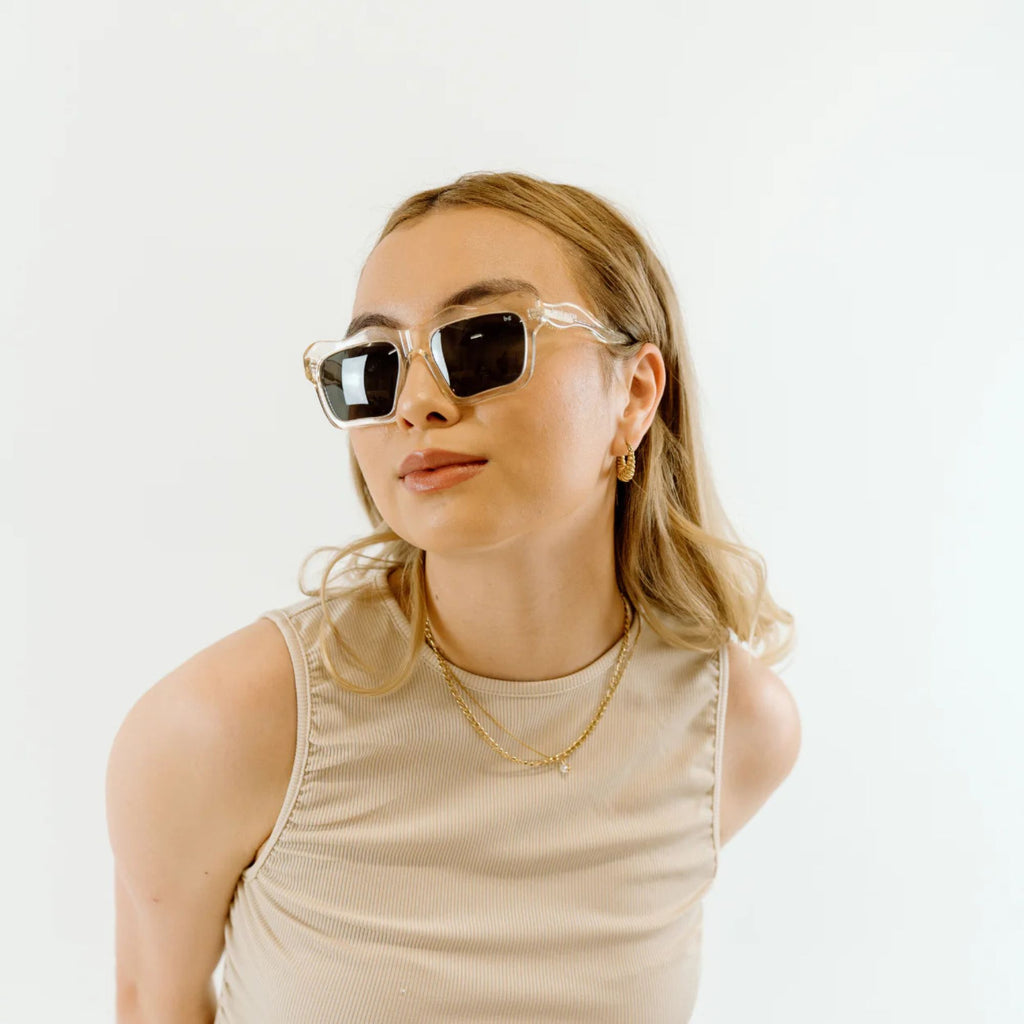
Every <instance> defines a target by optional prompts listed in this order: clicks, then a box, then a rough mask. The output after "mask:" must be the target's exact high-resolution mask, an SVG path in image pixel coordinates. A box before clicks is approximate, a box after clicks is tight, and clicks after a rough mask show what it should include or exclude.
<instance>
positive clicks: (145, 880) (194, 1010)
mask: <svg viewBox="0 0 1024 1024" xmlns="http://www.w3.org/2000/svg"><path fill="white" fill-rule="evenodd" d="M296 717H297V716H296V702H295V691H294V676H293V671H292V666H291V657H290V654H289V651H288V647H287V644H286V643H285V641H284V637H283V636H282V635H281V633H280V631H279V630H278V628H277V626H276V625H275V624H274V623H273V622H271V621H270V620H269V619H258V620H257V621H255V622H253V623H250V624H249V625H247V626H245V627H243V628H242V629H239V630H236V631H235V632H234V633H231V634H230V635H229V636H226V637H224V638H223V639H221V640H218V641H217V642H216V643H214V644H211V645H210V646H209V647H206V648H205V649H203V650H201V651H199V652H198V653H197V654H195V655H193V656H192V657H191V658H189V659H188V660H187V661H185V662H184V663H183V664H181V665H179V666H178V667H177V668H175V669H174V670H173V671H171V672H169V673H168V674H167V675H166V676H164V677H163V678H162V679H161V680H159V682H157V683H156V684H155V685H153V686H151V687H150V688H149V689H148V690H146V691H145V692H144V693H143V694H142V696H141V697H140V698H139V699H138V700H137V701H136V702H135V704H134V705H133V706H132V707H131V709H130V710H129V711H128V713H127V715H126V716H125V719H124V721H123V722H122V724H121V727H120V729H119V730H118V732H117V735H116V736H115V737H114V741H113V744H112V746H111V750H110V755H109V757H108V763H107V780H106V795H107V822H108V832H109V836H110V843H111V847H112V849H113V853H114V869H115V903H116V911H117V914H116V934H117V991H118V1019H121V1018H122V1017H124V1018H125V1019H128V1018H130V1019H133V1020H134V1019H140V1020H143V1019H144V1020H199V1019H204V1020H205V1019H212V1008H213V1003H214V996H213V992H212V989H211V975H212V972H213V971H214V970H215V968H216V966H217V962H218V959H219V957H220V955H221V951H222V950H223V945H224V922H225V920H226V919H227V916H228V912H229V907H230V904H231V900H232V897H233V893H234V891H235V888H236V885H237V882H238V879H239V877H240V876H241V874H242V872H243V871H244V870H245V868H246V867H247V866H248V865H249V864H250V863H251V862H252V859H253V857H254V854H255V852H256V850H257V849H258V848H259V847H260V846H261V845H262V843H263V841H264V840H265V839H266V837H267V836H268V835H269V834H270V831H271V830H272V828H273V825H274V822H275V821H276V817H277V814H278V812H279V810H280V807H281V805H282V803H283V800H284V796H285V794H286V792H287V786H288V781H289V778H290V775H291V767H292V762H293V759H294V750H295V723H296Z"/></svg>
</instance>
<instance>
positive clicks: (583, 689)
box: [215, 569, 728, 1024]
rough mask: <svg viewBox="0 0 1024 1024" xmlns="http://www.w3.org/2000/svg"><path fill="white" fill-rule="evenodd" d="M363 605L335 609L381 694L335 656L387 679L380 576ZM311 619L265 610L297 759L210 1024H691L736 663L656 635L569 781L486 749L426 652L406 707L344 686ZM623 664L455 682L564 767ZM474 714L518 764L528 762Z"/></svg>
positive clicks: (339, 601)
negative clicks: (529, 677)
mask: <svg viewBox="0 0 1024 1024" xmlns="http://www.w3.org/2000/svg"><path fill="white" fill-rule="evenodd" d="M371 589H372V590H374V591H375V592H376V594H377V595H378V596H379V598H380V600H379V601H376V602H367V601H366V600H363V599H359V598H358V597H356V596H353V595H340V596H336V597H334V598H333V599H329V600H328V609H329V612H330V616H331V618H332V619H333V620H334V621H335V623H336V624H337V628H338V631H339V633H340V635H341V636H343V637H344V638H345V641H346V643H348V644H349V645H350V646H352V647H353V648H354V649H356V650H358V651H359V653H360V656H361V657H363V658H364V659H365V660H367V662H368V663H371V664H372V665H373V666H374V669H375V672H374V675H375V677H376V678H373V677H371V675H370V674H368V673H366V672H364V671H362V670H361V669H359V668H358V667H357V666H355V665H353V664H351V663H347V664H346V663H345V662H344V659H343V653H342V651H341V649H340V648H339V647H337V646H336V645H335V644H334V642H333V639H332V641H331V646H330V648H329V649H330V652H331V655H332V660H333V661H334V662H335V664H338V665H341V666H342V671H343V674H346V672H347V675H346V678H348V679H351V680H353V681H354V682H356V683H359V684H361V685H377V684H378V683H379V682H380V681H381V680H383V679H384V678H386V677H387V675H389V674H390V673H391V670H393V669H394V668H395V667H397V665H398V664H399V663H400V661H401V659H402V656H403V652H404V650H405V647H406V644H407V641H408V637H409V630H410V625H409V622H408V620H407V619H406V617H405V615H404V613H403V612H402V609H401V607H400V606H399V604H398V602H397V601H396V600H395V598H394V596H393V595H392V593H391V591H390V589H389V587H388V584H387V578H386V575H385V571H384V570H383V569H380V570H373V571H372V572H371V573H370V574H368V576H367V581H366V589H365V590H364V591H363V593H364V594H365V593H366V592H368V591H370V590H371ZM321 614H322V613H321V605H320V598H319V597H313V598H308V599H305V600H303V601H300V602H297V603H296V604H293V605H290V606H289V607H286V608H279V609H275V610H272V611H269V612H266V613H264V615H263V616H261V617H265V618H269V619H271V620H272V621H273V622H275V623H276V624H277V626H278V627H279V628H280V630H281V632H282V633H283V635H284V638H285V640H286V642H287V644H288V648H289V650H290V652H291V657H292V665H293V669H294V675H295V694H296V701H297V710H298V729H297V735H296V744H295V760H294V764H293V767H292V773H291V779H290V783H289V786H288V791H287V794H286V796H285V799H284V803H283V805H282V807H281V810H280V813H279V815H278V818H277V821H276V824H275V826H274V828H273V831H272V832H271V834H270V835H269V836H268V837H267V839H266V841H265V842H264V843H263V845H262V846H261V847H260V848H259V850H258V851H257V853H256V856H255V858H254V860H253V862H252V863H251V864H250V865H249V867H248V868H246V870H245V871H244V872H243V873H242V875H241V877H240V878H239V882H238V885H237V887H236V889H235V893H234V896H233V899H232V902H231V907H230V911H229V915H228V920H227V922H226V925H225V951H224V959H223V976H222V982H221V987H220V992H219V1000H218V1008H217V1015H216V1022H215V1024H306V1022H309V1024H329V1022H360V1024H362V1022H374V1024H376V1022H391V1021H396V1022H410V1024H432V1022H442V1021H443V1022H445V1024H455V1022H470V1021H471V1022H473V1024H485V1022H489V1021H523V1022H526V1021H529V1022H530V1024H538V1022H544V1024H552V1022H560V1021H586V1022H588V1024H603V1022H616V1024H622V1022H627V1021H628V1022H640V1021H642V1022H644V1024H662V1022H664V1024H669V1022H671V1024H684V1022H686V1021H688V1020H689V1019H690V1016H691V1013H692V1010H693V1005H694V1002H695V1000H696V994H697V986H698V981H699V976H700V954H701V924H702V903H701V900H702V897H703V895H704V893H705V892H706V891H707V890H708V888H709V886H710V885H711V882H712V880H713V879H714V877H715V874H716V872H717V868H718V855H719V845H720V843H719V801H720V795H719V794H720V788H721V765H722V737H723V727H724V719H725V705H726V689H727V680H728V663H727V652H728V648H727V647H726V646H725V645H723V646H722V647H721V648H719V650H718V651H717V652H715V653H714V654H712V655H708V654H705V653H701V652H692V651H686V650H681V649H679V648H674V647H671V646H669V645H667V644H665V643H664V642H663V641H662V640H661V639H660V638H659V637H658V635H657V634H656V633H655V632H654V630H653V629H651V628H650V627H649V626H647V625H646V623H643V624H642V625H643V628H642V629H641V630H640V637H639V641H638V643H637V647H636V649H635V651H634V653H633V656H632V659H631V660H630V662H629V665H628V667H627V669H626V671H625V673H624V675H623V677H622V679H621V682H620V683H619V686H618V689H617V690H616V691H615V693H614V695H613V696H612V698H611V701H610V703H609V704H608V707H607V709H606V711H605V713H604V716H603V717H602V718H601V720H600V721H599V722H598V723H597V726H596V727H595V729H594V731H593V732H592V733H591V734H590V736H589V737H588V738H587V739H586V740H585V741H584V742H583V744H582V745H581V746H580V747H579V748H578V749H577V750H576V751H574V752H573V754H571V755H570V756H569V757H568V758H567V760H568V761H569V763H570V765H571V768H570V771H569V772H568V773H562V772H560V771H559V770H558V767H557V766H550V767H541V768H530V767H524V766H521V765H518V764H515V763H514V762H512V761H509V760H506V759H505V758H503V757H501V756H500V755H499V754H498V753H497V752H496V751H495V750H493V749H492V748H491V747H490V746H489V745H488V744H487V743H486V742H485V741H484V740H483V738H482V737H481V736H479V735H478V734H477V732H476V731H475V730H474V729H473V727H472V725H471V723H470V722H469V721H468V720H467V719H466V718H465V716H464V715H463V713H462V712H461V710H460V709H459V707H458V705H457V703H456V702H455V700H454V698H453V697H452V694H451V693H450V691H449V689H448V685H447V684H446V682H445V680H444V677H443V675H442V674H441V671H440V668H439V666H438V665H437V662H436V660H435V658H434V655H433V653H432V652H431V651H430V649H429V648H428V647H426V646H424V648H423V650H422V651H421V653H420V657H419V659H418V661H417V664H416V667H415V670H414V673H413V675H412V677H411V678H410V679H409V681H408V682H407V683H406V684H405V686H403V687H401V688H400V689H398V690H397V691H396V692H394V693H391V694H387V695H385V696H380V697H371V696H366V695H363V694H356V693H349V692H347V691H345V690H343V689H341V688H340V687H339V686H338V685H337V684H336V683H335V682H333V681H332V679H331V678H330V676H329V675H328V674H327V672H326V671H325V667H324V664H323V660H322V657H321V655H320V652H319V650H318V648H317V630H318V626H319V621H320V618H321ZM640 626H641V621H640V617H639V616H637V617H635V618H634V623H633V626H632V635H633V637H635V636H636V633H637V630H638V629H639V628H640ZM618 648H619V644H618V643H616V644H614V645H613V646H612V647H611V648H609V650H607V651H606V652H605V653H604V654H602V655H601V656H600V657H599V658H597V659H596V660H595V661H593V662H592V663H591V664H590V665H587V666H586V667H585V668H583V669H580V670H579V671H578V672H574V673H572V674H571V675H567V676H562V677H560V678H557V679H542V680H536V681H522V680H506V679H491V678H487V677H484V676H479V675H475V674H474V673H471V672H467V671H465V670H463V669H460V668H459V667H458V666H454V671H455V673H456V675H457V677H458V679H459V680H460V681H461V682H462V684H463V685H464V686H465V687H467V688H468V689H469V690H470V692H471V693H472V694H473V696H474V697H475V698H476V699H477V700H479V701H480V703H481V704H483V706H484V707H486V708H487V710H488V711H490V713H491V714H493V715H494V716H495V718H497V720H498V721H499V722H501V723H502V724H503V725H505V726H507V727H508V729H509V730H510V731H511V732H513V733H515V734H516V735H517V736H521V737H522V738H523V739H525V740H526V741H527V742H528V743H530V745H531V746H533V747H536V748H537V749H538V750H541V751H544V752H545V753H555V752H557V751H560V750H562V749H564V748H565V747H566V746H567V745H568V744H569V743H571V742H572V741H573V740H574V739H575V738H576V737H577V736H578V735H579V733H580V732H581V731H582V730H583V729H584V727H585V726H586V725H587V724H588V723H589V722H590V720H591V718H592V717H593V715H594V713H595V712H596V710H597V708H598V706H599V704H600V702H601V698H602V697H603V696H604V693H605V691H606V690H607V687H608V684H609V683H610V681H611V678H612V672H613V669H614V667H615V662H616V658H617V656H618ZM467 703H468V704H469V706H470V707H471V708H473V710H474V713H475V714H476V717H477V718H478V719H479V720H480V721H481V722H482V723H483V724H484V726H485V727H487V731H488V732H489V733H490V734H491V735H492V736H494V738H495V739H496V740H497V741H498V742H499V743H500V744H501V746H503V747H504V748H505V749H506V750H509V751H510V752H512V753H515V754H517V756H520V757H523V758H535V757H537V756H538V755H536V754H534V753H532V752H530V751H528V750H525V749H524V748H522V747H521V746H520V745H519V744H517V743H515V741H513V740H511V739H509V738H508V737H507V736H506V735H505V734H504V733H501V732H500V731H499V730H497V727H494V726H493V725H492V723H490V722H489V720H488V719H487V718H486V717H485V716H484V715H483V712H481V711H480V710H479V708H477V707H476V705H474V704H473V703H472V702H471V701H467Z"/></svg>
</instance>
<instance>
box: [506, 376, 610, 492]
mask: <svg viewBox="0 0 1024 1024" xmlns="http://www.w3.org/2000/svg"><path fill="white" fill-rule="evenodd" d="M528 390H529V389H527V391H528ZM525 393H526V392H524V394H525ZM531 398H532V399H533V400H534V401H533V404H532V407H531V409H530V411H529V414H528V415H526V416H524V417H521V418H520V421H519V424H518V429H516V431H515V434H514V435H511V436H517V443H516V448H515V451H516V453H517V463H518V464H519V465H520V466H521V467H523V470H524V472H528V473H529V475H530V476H531V477H532V479H533V480H534V481H535V482H537V483H540V482H541V481H544V482H545V483H546V484H547V485H548V486H547V487H545V488H543V489H545V490H548V489H550V490H556V491H565V490H577V489H579V488H587V487H593V486H595V485H596V483H597V481H598V478H599V476H600V473H601V467H602V456H603V454H604V452H605V449H606V448H608V447H609V443H610V442H609V440H608V436H610V435H609V430H608V416H607V409H606V405H607V396H606V395H605V394H604V393H603V390H601V389H599V388H598V387H596V386H595V383H594V381H593V380H591V379H589V378H588V377H585V376H582V375H579V374H576V375H575V376H571V375H569V373H568V371H566V372H565V374H564V376H563V377H562V379H560V380H555V381H553V382H552V383H551V384H550V385H548V386H545V387H541V388H538V389H537V390H536V391H535V392H534V393H533V395H532V396H531ZM510 429H511V428H510Z"/></svg>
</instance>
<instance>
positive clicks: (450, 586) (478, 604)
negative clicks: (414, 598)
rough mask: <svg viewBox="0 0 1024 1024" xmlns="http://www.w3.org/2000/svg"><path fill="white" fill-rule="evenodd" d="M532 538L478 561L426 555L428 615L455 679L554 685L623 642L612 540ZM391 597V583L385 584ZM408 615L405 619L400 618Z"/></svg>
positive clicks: (394, 583)
mask: <svg viewBox="0 0 1024 1024" xmlns="http://www.w3.org/2000/svg"><path fill="white" fill-rule="evenodd" d="M536 540H537V538H536V537H533V538H531V541H532V543H531V547H530V550H529V551H526V550H524V549H523V545H513V546H510V547H509V548H507V549H505V550H503V551H501V552H498V553H495V552H491V553H489V554H488V556H487V557H486V558H481V557H479V555H477V554H474V555H473V556H472V557H470V556H469V555H466V554H458V555H450V554H442V553H435V552H427V555H426V560H425V573H426V583H427V595H426V600H427V615H428V616H429V618H430V623H431V629H432V630H433V633H434V639H435V640H436V642H437V644H438V646H439V647H440V648H441V651H442V652H443V654H444V656H445V657H446V658H447V659H448V661H450V662H451V663H452V664H453V665H454V666H455V667H456V669H458V668H462V669H465V670H466V671H468V672H473V673H475V674H476V675H482V676H489V677H492V678H497V679H524V680H526V679H553V678H556V677H558V676H565V675H570V674H571V673H573V672H578V671H579V670H580V669H582V668H585V667H586V666H587V665H589V664H590V663H591V662H593V661H595V660H596V659H597V658H599V657H600V656H601V655H602V654H604V653H605V652H606V651H607V650H608V649H609V648H611V647H612V646H614V645H615V644H616V643H617V642H619V641H620V640H621V639H622V633H623V618H624V614H625V610H624V608H623V604H622V599H621V598H620V597H619V589H618V585H617V583H616V578H615V550H614V542H613V538H612V535H611V533H610V532H609V533H608V535H607V539H606V543H605V544H603V545H598V544H595V543H593V542H592V541H591V540H589V539H588V541H587V542H585V543H584V542H583V541H582V539H581V540H580V542H579V543H578V544H577V545H573V544H569V545H566V543H565V542H564V540H563V541H561V542H560V543H559V544H558V545H557V546H555V550H552V549H551V548H549V547H547V546H544V547H540V546H538V545H537V543H536ZM389 582H390V583H391V587H392V590H393V591H395V592H396V596H397V588H398V581H397V579H396V577H395V576H392V578H391V579H390V580H389ZM407 613H408V610H407Z"/></svg>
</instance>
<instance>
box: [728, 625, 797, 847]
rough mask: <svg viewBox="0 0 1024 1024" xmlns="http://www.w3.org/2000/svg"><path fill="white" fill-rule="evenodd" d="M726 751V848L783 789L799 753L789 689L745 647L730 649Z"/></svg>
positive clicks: (795, 717)
mask: <svg viewBox="0 0 1024 1024" xmlns="http://www.w3.org/2000/svg"><path fill="white" fill-rule="evenodd" d="M728 653H729V659H728V660H729V680H728V687H727V702H726V717H725V736H724V741H723V750H722V761H723V764H722V775H723V779H722V782H723V785H722V788H723V800H722V821H721V824H722V829H721V833H722V842H723V843H724V842H725V841H726V839H727V838H728V837H729V836H731V835H732V834H733V833H734V832H735V831H737V830H738V829H739V828H740V827H741V826H742V825H743V824H745V823H746V822H747V821H748V820H749V819H750V818H752V817H753V816H754V814H755V813H756V812H757V810H758V809H759V808H760V807H761V806H762V805H763V804H764V803H765V801H766V800H767V799H768V797H769V796H771V794H772V793H773V792H774V791H775V790H776V789H777V788H778V787H779V786H780V785H781V784H782V782H783V781H784V780H785V779H786V777H787V776H788V775H789V773H790V772H791V771H792V769H793V766H794V764H795V763H796V759H797V756H798V754H799V752H800V741H801V728H800V714H799V711H798V709H797V705H796V701H795V700H794V699H793V695H792V694H791V693H790V691H789V688H788V687H787V686H786V684H785V683H784V682H783V681H782V679H780V678H779V676H777V675H776V674H775V673H774V672H773V671H772V670H771V669H770V668H769V667H768V666H767V665H764V664H762V663H761V662H759V661H757V660H756V659H755V658H754V657H753V656H752V655H751V654H750V653H749V652H748V651H747V650H746V649H745V648H744V647H742V646H740V645H739V644H737V643H734V642H730V643H729V644H728Z"/></svg>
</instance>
